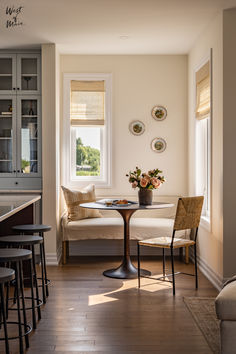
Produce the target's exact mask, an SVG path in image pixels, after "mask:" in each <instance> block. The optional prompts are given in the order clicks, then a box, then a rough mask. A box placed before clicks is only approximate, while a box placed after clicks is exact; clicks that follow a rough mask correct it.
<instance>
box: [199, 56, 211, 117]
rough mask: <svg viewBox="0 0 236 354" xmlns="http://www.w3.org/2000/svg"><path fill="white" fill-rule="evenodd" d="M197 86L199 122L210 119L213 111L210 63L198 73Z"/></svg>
mask: <svg viewBox="0 0 236 354" xmlns="http://www.w3.org/2000/svg"><path fill="white" fill-rule="evenodd" d="M196 85H197V100H196V102H197V104H196V118H197V119H198V120H201V119H205V118H207V117H209V115H210V111H211V83H210V63H209V61H208V62H207V63H206V64H205V65H203V66H202V67H201V69H199V70H198V71H197V72H196Z"/></svg>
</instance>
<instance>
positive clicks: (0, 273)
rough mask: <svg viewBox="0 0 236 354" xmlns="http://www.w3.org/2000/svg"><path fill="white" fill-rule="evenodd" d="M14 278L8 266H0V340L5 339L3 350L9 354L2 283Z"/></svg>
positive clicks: (13, 273)
mask: <svg viewBox="0 0 236 354" xmlns="http://www.w3.org/2000/svg"><path fill="white" fill-rule="evenodd" d="M14 278H15V271H14V270H13V269H10V268H2V267H1V268H0V301H1V316H2V320H1V322H0V323H1V325H2V324H3V327H4V337H1V338H0V340H5V351H6V354H9V353H10V352H9V338H8V331H7V319H6V311H5V299H4V284H5V283H8V282H9V281H11V280H13V279H14Z"/></svg>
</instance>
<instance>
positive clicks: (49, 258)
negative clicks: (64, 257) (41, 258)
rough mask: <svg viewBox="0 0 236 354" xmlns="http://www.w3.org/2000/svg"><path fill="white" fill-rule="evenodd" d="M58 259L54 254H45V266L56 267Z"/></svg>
mask: <svg viewBox="0 0 236 354" xmlns="http://www.w3.org/2000/svg"><path fill="white" fill-rule="evenodd" d="M58 259H59V258H57V255H56V253H47V254H46V264H47V266H51V265H58Z"/></svg>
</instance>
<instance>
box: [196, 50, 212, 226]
mask: <svg viewBox="0 0 236 354" xmlns="http://www.w3.org/2000/svg"><path fill="white" fill-rule="evenodd" d="M208 61H209V62H210V85H211V111H210V117H209V118H210V120H209V129H210V134H209V140H208V144H209V146H208V148H209V150H210V151H209V159H208V171H209V174H208V183H209V209H210V210H209V215H202V216H201V221H200V226H201V227H203V228H204V229H205V230H207V231H208V232H211V231H212V112H213V106H212V103H213V100H212V96H213V89H212V86H213V85H212V48H211V49H210V53H209V54H208V55H207V56H206V57H205V58H203V59H202V60H201V62H200V63H199V64H198V65H197V66H196V67H195V69H194V113H193V117H194V120H195V125H194V131H195V137H194V139H195V149H194V156H195V166H194V168H195V171H194V185H195V195H197V186H196V151H197V139H196V132H197V129H196V128H197V123H198V122H197V120H196V113H195V107H196V97H197V86H196V72H197V71H198V70H199V69H200V68H201V67H202V66H203V65H205V64H206V63H207V62H208Z"/></svg>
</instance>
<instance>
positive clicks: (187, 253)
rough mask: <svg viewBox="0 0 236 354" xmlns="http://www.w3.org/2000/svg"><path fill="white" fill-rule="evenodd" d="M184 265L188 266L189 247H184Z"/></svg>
mask: <svg viewBox="0 0 236 354" xmlns="http://www.w3.org/2000/svg"><path fill="white" fill-rule="evenodd" d="M185 263H186V264H189V246H186V247H185Z"/></svg>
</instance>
